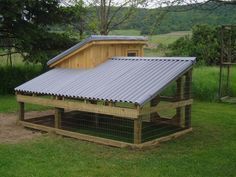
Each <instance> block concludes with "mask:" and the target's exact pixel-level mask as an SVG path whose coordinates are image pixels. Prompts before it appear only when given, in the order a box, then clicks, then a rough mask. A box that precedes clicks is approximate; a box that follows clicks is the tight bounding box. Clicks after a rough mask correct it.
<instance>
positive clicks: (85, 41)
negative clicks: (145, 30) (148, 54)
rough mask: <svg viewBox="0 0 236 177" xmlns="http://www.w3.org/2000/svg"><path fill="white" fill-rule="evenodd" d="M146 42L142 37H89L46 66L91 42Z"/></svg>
mask: <svg viewBox="0 0 236 177" xmlns="http://www.w3.org/2000/svg"><path fill="white" fill-rule="evenodd" d="M113 40H114V41H146V40H147V38H146V37H144V36H115V35H108V36H105V35H91V36H90V37H88V38H86V39H85V40H83V41H81V42H80V43H78V44H76V45H74V46H72V47H71V48H69V49H67V50H65V51H64V52H62V53H60V54H59V55H57V56H55V57H54V58H52V59H51V60H49V61H48V62H47V65H50V64H52V63H54V62H56V61H58V60H60V59H61V58H63V57H65V56H66V55H68V54H70V53H71V52H74V51H75V50H77V49H79V48H81V47H82V46H84V45H85V44H87V43H89V42H92V41H113Z"/></svg>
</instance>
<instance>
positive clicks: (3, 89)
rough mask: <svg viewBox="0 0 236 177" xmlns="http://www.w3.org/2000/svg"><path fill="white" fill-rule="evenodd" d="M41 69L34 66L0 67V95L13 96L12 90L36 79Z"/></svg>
mask: <svg viewBox="0 0 236 177" xmlns="http://www.w3.org/2000/svg"><path fill="white" fill-rule="evenodd" d="M41 72H42V67H40V66H38V65H35V66H27V65H25V66H13V67H10V66H0V76H1V77H0V83H1V84H0V94H13V93H14V88H15V87H17V86H19V85H20V84H22V83H24V82H26V81H28V80H30V79H32V78H34V77H36V76H37V75H39V74H40V73H41Z"/></svg>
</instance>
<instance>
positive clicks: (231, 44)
mask: <svg viewBox="0 0 236 177" xmlns="http://www.w3.org/2000/svg"><path fill="white" fill-rule="evenodd" d="M220 36H221V62H220V76H219V93H218V95H219V99H221V100H224V99H225V98H227V97H235V96H236V93H235V90H234V88H233V86H234V85H235V84H236V83H235V78H236V75H234V72H233V70H235V69H236V68H235V65H236V26H235V25H234V26H233V25H227V26H222V28H221V35H220Z"/></svg>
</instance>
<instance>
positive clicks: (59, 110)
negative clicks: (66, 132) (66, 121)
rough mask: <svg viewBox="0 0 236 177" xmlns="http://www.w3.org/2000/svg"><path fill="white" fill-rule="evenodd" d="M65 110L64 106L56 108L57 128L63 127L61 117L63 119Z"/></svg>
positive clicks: (57, 98)
mask: <svg viewBox="0 0 236 177" xmlns="http://www.w3.org/2000/svg"><path fill="white" fill-rule="evenodd" d="M56 100H62V97H58V96H57V97H56ZM63 112H64V109H63V108H55V120H54V124H55V128H61V119H62V114H63Z"/></svg>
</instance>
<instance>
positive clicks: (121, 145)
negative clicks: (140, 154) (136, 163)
mask: <svg viewBox="0 0 236 177" xmlns="http://www.w3.org/2000/svg"><path fill="white" fill-rule="evenodd" d="M20 124H21V125H22V126H24V127H28V128H32V129H36V130H40V131H45V132H54V133H56V134H59V135H63V136H67V137H71V138H76V139H79V140H85V141H89V142H93V143H98V144H103V145H107V146H113V147H119V148H132V149H145V148H150V147H155V146H157V145H159V144H160V143H161V142H165V141H168V140H172V139H175V138H178V137H180V136H182V135H184V134H186V133H188V132H191V131H192V128H188V129H185V130H181V131H179V132H176V133H173V134H171V135H168V136H164V137H161V138H157V139H155V140H151V141H148V142H145V143H141V144H132V143H126V142H120V141H116V140H110V139H106V138H100V137H94V136H91V135H85V134H81V133H77V132H71V131H67V130H62V129H56V128H53V127H47V126H45V125H38V124H34V123H30V122H25V121H20Z"/></svg>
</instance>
